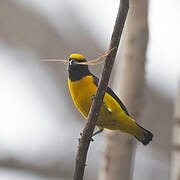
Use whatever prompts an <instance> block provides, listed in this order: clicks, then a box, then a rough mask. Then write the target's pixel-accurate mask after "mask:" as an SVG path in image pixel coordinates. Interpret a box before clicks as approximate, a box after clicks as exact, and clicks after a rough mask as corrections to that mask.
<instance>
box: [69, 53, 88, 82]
mask: <svg viewBox="0 0 180 180" xmlns="http://www.w3.org/2000/svg"><path fill="white" fill-rule="evenodd" d="M81 62H87V60H86V59H85V57H84V56H83V55H81V54H71V55H70V57H69V65H68V72H69V78H70V79H71V81H77V80H80V79H82V78H83V77H84V76H87V75H89V74H90V72H89V69H88V65H81V64H78V63H81Z"/></svg>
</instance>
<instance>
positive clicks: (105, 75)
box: [73, 0, 129, 180]
mask: <svg viewBox="0 0 180 180" xmlns="http://www.w3.org/2000/svg"><path fill="white" fill-rule="evenodd" d="M128 10H129V0H120V6H119V10H118V15H117V18H116V22H115V26H114V30H113V34H112V37H111V42H110V47H109V49H112V48H114V47H116V48H115V49H114V50H113V51H112V53H110V54H109V55H108V56H107V58H106V61H105V65H104V69H103V72H102V76H101V79H100V83H99V87H98V89H97V92H96V95H95V98H94V100H93V103H92V106H91V109H90V112H89V115H88V120H87V123H86V125H85V128H84V129H83V133H82V137H81V139H80V142H79V147H78V152H77V155H76V162H75V171H74V178H73V179H74V180H82V179H83V176H84V169H85V163H86V157H87V152H88V148H89V144H90V141H91V137H92V134H93V131H94V128H95V125H96V121H97V119H98V116H99V112H100V108H101V105H102V101H103V98H104V94H105V91H106V88H107V85H108V82H109V78H110V74H111V71H112V67H113V64H114V61H115V57H116V53H117V50H118V46H119V42H120V38H121V34H122V31H123V28H124V23H125V20H126V17H127V13H128Z"/></svg>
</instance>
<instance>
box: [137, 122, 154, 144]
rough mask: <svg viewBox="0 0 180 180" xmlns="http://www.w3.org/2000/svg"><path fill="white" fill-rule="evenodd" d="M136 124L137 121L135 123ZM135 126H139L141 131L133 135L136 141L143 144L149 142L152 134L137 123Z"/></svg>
mask: <svg viewBox="0 0 180 180" xmlns="http://www.w3.org/2000/svg"><path fill="white" fill-rule="evenodd" d="M136 124H137V123H136ZM137 126H138V127H139V128H141V130H142V131H141V133H140V134H139V135H136V136H134V137H135V138H136V139H137V140H138V141H140V142H141V143H143V144H144V145H147V144H149V142H150V141H152V138H153V134H152V133H151V132H150V131H148V130H146V129H144V128H143V127H141V126H140V125H139V124H137Z"/></svg>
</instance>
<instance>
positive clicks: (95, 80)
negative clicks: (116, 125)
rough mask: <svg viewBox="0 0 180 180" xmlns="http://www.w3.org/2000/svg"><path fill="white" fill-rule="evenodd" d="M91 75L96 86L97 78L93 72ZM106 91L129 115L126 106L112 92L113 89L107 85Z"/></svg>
mask: <svg viewBox="0 0 180 180" xmlns="http://www.w3.org/2000/svg"><path fill="white" fill-rule="evenodd" d="M92 76H93V78H94V84H95V85H96V86H98V82H99V79H98V78H97V77H96V76H95V75H93V74H92ZM106 92H107V93H108V94H109V95H111V96H112V97H113V98H114V99H115V100H116V101H117V102H118V103H119V105H120V106H121V108H122V109H123V110H124V112H125V113H126V114H127V115H128V116H130V115H129V113H128V110H127V108H126V106H125V105H124V104H123V102H122V101H121V100H120V99H119V98H118V97H117V96H116V94H115V93H114V92H113V90H112V89H111V88H109V87H107V89H106Z"/></svg>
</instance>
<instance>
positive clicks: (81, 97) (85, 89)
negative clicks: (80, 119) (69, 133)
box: [68, 75, 96, 118]
mask: <svg viewBox="0 0 180 180" xmlns="http://www.w3.org/2000/svg"><path fill="white" fill-rule="evenodd" d="M68 84H69V89H70V93H71V96H72V99H73V101H74V104H75V105H76V107H77V108H78V110H79V111H80V112H81V113H82V114H83V115H84V117H85V118H87V116H88V113H89V110H90V107H91V104H92V97H93V95H95V93H96V85H95V84H94V80H93V77H92V76H91V75H89V76H85V77H83V78H82V79H80V80H78V81H71V80H70V79H69V78H68Z"/></svg>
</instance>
